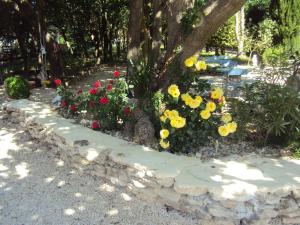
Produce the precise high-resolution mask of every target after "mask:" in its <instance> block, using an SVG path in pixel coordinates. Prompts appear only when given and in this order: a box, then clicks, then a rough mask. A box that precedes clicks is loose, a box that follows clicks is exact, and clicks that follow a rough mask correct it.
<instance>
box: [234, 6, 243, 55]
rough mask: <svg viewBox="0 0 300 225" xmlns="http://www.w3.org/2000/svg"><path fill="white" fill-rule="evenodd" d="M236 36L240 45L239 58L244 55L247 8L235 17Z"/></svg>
mask: <svg viewBox="0 0 300 225" xmlns="http://www.w3.org/2000/svg"><path fill="white" fill-rule="evenodd" d="M235 36H236V40H237V43H238V52H237V56H240V55H243V54H244V41H245V8H244V7H242V8H241V10H240V11H239V12H238V13H237V14H236V15H235Z"/></svg>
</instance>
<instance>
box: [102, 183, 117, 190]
mask: <svg viewBox="0 0 300 225" xmlns="http://www.w3.org/2000/svg"><path fill="white" fill-rule="evenodd" d="M100 190H102V191H106V192H114V191H115V187H114V186H111V185H109V184H107V183H105V184H102V185H101V186H100Z"/></svg>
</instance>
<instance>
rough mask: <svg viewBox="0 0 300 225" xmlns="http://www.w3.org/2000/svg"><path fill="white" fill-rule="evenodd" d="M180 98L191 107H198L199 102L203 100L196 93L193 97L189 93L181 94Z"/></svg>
mask: <svg viewBox="0 0 300 225" xmlns="http://www.w3.org/2000/svg"><path fill="white" fill-rule="evenodd" d="M181 99H182V100H183V101H184V103H185V104H186V105H187V106H189V107H190V108H192V109H196V108H198V107H199V106H200V105H201V103H202V102H203V99H202V97H201V96H199V95H197V96H196V97H195V98H193V97H192V96H190V94H189V93H185V94H182V95H181Z"/></svg>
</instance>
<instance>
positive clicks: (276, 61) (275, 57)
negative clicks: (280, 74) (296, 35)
mask: <svg viewBox="0 0 300 225" xmlns="http://www.w3.org/2000/svg"><path fill="white" fill-rule="evenodd" d="M287 60H288V57H287V55H286V52H285V49H284V47H283V46H276V47H271V48H267V49H266V50H265V51H264V53H263V61H264V63H266V64H269V65H273V66H276V65H283V64H286V63H287Z"/></svg>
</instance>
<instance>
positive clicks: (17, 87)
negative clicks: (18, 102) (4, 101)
mask: <svg viewBox="0 0 300 225" xmlns="http://www.w3.org/2000/svg"><path fill="white" fill-rule="evenodd" d="M4 87H5V90H6V93H7V94H8V96H9V97H11V98H15V99H20V98H28V97H29V96H30V86H29V84H28V81H27V80H25V79H24V78H22V77H20V76H13V77H8V78H6V79H5V81H4Z"/></svg>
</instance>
